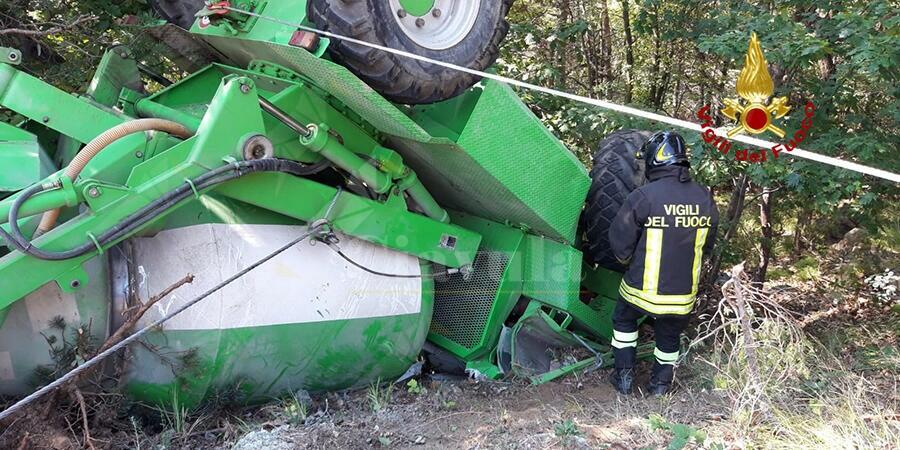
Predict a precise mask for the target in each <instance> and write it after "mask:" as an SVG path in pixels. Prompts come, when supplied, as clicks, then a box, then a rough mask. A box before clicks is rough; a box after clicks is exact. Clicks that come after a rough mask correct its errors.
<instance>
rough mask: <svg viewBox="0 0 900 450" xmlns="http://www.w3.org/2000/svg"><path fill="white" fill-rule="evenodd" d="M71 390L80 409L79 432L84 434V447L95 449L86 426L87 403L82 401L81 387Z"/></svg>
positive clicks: (88, 428)
mask: <svg viewBox="0 0 900 450" xmlns="http://www.w3.org/2000/svg"><path fill="white" fill-rule="evenodd" d="M71 392H72V397H74V398H75V401H76V402H77V403H78V408H79V409H80V410H81V432H82V433H83V434H84V447H87V448H89V449H91V450H95V447H94V443H93V442H91V431H90V427H89V426H88V414H87V405H85V403H84V395H82V394H81V389H78V388H77V387H76V388H73V389H72V391H71Z"/></svg>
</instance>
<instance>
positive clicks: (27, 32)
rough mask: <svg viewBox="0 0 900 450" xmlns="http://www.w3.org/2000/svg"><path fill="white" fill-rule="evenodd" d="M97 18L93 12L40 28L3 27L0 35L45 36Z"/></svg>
mask: <svg viewBox="0 0 900 450" xmlns="http://www.w3.org/2000/svg"><path fill="white" fill-rule="evenodd" d="M96 20H97V16H95V15H93V14H84V15H81V16H78V17H77V18H75V20H73V21H72V22H69V23H67V24H54V26H52V27H50V28H47V29H44V30H41V29H29V28H4V29H2V30H0V36H3V35H10V34H14V35H18V36H29V37H40V36H47V35H51V34H56V33H60V32H62V31H67V30H71V29H72V28H75V27H77V26H79V25H85V24H88V23H91V22H94V21H96Z"/></svg>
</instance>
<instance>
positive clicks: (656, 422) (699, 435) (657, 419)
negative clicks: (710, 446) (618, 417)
mask: <svg viewBox="0 0 900 450" xmlns="http://www.w3.org/2000/svg"><path fill="white" fill-rule="evenodd" d="M647 421H648V422H650V429H651V430H654V431H655V430H665V431H669V432H671V433H672V434H673V435H674V437H673V439H672V440H671V441H670V442H669V444H668V445H667V446H666V450H681V449H683V448H684V447H685V446H687V445H688V444H689V443H690V442H691V441H692V440H693V441H694V442H696V443H697V445H703V442H704V441H706V432H705V431H702V430H698V429H696V428H694V427H692V426H690V425H684V424H680V423H672V422H669V421H667V420H666V419H664V418H663V417H662V416H660V415H659V414H651V415H650V417H648V418H647Z"/></svg>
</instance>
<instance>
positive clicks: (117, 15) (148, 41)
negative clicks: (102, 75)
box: [0, 0, 182, 92]
mask: <svg viewBox="0 0 900 450" xmlns="http://www.w3.org/2000/svg"><path fill="white" fill-rule="evenodd" d="M157 20H159V19H158V17H157V16H156V14H155V13H153V11H152V10H151V9H150V7H149V4H148V3H147V1H146V0H123V1H116V2H110V1H103V0H9V1H4V2H0V29H4V28H6V29H17V30H23V31H27V32H29V33H20V32H16V33H14V32H10V33H6V34H0V46H5V47H14V48H18V49H19V50H22V53H23V58H22V60H23V61H22V62H23V64H22V66H21V67H22V69H23V70H25V71H26V72H28V73H31V74H33V75H35V76H38V77H39V78H42V79H44V80H46V81H48V82H50V83H52V84H54V85H55V86H57V87H59V88H61V89H63V90H65V91H69V92H84V90H85V89H86V88H87V85H88V82H89V81H90V79H91V76H92V75H93V73H94V69H95V67H96V65H97V64H98V63H99V62H100V59H101V58H102V57H103V53H104V52H105V51H106V50H107V49H108V48H109V47H111V46H113V45H117V44H126V45H129V46H131V47H132V48H133V49H134V50H135V52H134V54H136V55H141V58H142V59H141V62H142V63H144V64H146V65H147V66H149V67H151V68H153V69H155V70H156V71H158V72H161V73H166V74H169V75H173V76H176V77H177V76H181V75H182V73H181V71H179V70H176V69H175V68H174V67H173V65H172V64H171V62H170V61H168V60H166V59H165V57H164V55H165V53H166V51H167V50H164V46H162V45H161V44H157V43H156V42H155V41H153V40H152V38H150V37H149V35H147V34H146V33H145V30H144V26H146V25H147V24H152V23H155V22H156V21H157ZM53 30H56V31H55V32H52V33H47V32H48V31H53ZM35 33H36V34H35Z"/></svg>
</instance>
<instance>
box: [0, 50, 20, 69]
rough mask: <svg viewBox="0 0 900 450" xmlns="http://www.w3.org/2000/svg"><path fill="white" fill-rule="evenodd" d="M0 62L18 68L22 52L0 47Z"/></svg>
mask: <svg viewBox="0 0 900 450" xmlns="http://www.w3.org/2000/svg"><path fill="white" fill-rule="evenodd" d="M0 62H2V63H4V64H9V65H12V66H18V65H19V64H22V52H20V51H19V50H16V49H14V48H9V47H0Z"/></svg>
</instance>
